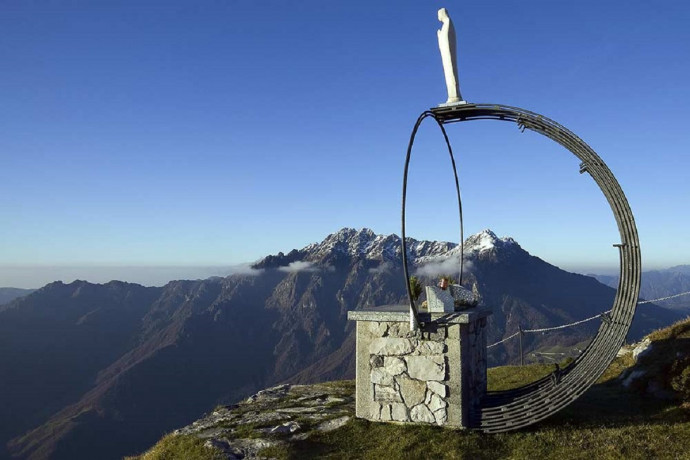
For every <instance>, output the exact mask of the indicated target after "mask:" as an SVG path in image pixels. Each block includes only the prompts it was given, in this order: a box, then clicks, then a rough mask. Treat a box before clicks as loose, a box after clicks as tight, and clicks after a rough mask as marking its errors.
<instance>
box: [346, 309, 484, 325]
mask: <svg viewBox="0 0 690 460" xmlns="http://www.w3.org/2000/svg"><path fill="white" fill-rule="evenodd" d="M491 314H492V312H491V310H489V309H488V308H480V307H474V308H470V309H467V310H462V311H456V312H453V313H421V312H420V313H419V320H420V321H422V322H425V323H428V322H432V321H433V322H435V323H446V324H469V323H471V322H472V321H476V320H478V319H480V318H486V317H487V316H489V315H491ZM347 319H349V320H351V321H398V322H407V321H410V307H409V305H382V306H379V307H368V308H365V309H364V310H351V311H348V312H347Z"/></svg>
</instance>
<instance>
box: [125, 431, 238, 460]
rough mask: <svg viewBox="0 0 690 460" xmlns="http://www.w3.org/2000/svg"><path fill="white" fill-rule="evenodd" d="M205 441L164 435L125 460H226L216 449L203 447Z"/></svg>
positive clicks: (189, 437) (194, 437) (183, 436)
mask: <svg viewBox="0 0 690 460" xmlns="http://www.w3.org/2000/svg"><path fill="white" fill-rule="evenodd" d="M204 442H205V440H203V439H199V438H197V437H196V436H188V435H172V434H169V435H166V436H165V437H163V439H161V440H160V441H158V443H157V444H156V445H155V446H153V447H152V448H151V449H150V450H148V451H146V452H145V453H143V454H141V455H139V456H135V457H125V460H226V459H227V457H226V456H225V455H224V454H223V453H222V452H221V451H220V450H218V449H213V448H208V447H204Z"/></svg>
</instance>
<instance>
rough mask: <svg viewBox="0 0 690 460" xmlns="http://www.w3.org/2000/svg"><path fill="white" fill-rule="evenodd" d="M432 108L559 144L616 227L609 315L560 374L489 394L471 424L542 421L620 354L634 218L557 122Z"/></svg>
mask: <svg viewBox="0 0 690 460" xmlns="http://www.w3.org/2000/svg"><path fill="white" fill-rule="evenodd" d="M431 112H432V113H433V115H434V117H435V118H436V120H437V121H439V122H441V123H443V124H446V123H457V122H463V121H471V120H486V119H489V120H500V121H509V122H513V123H517V124H518V126H519V127H520V128H521V129H523V130H524V129H529V130H531V131H534V132H536V133H539V134H542V135H544V136H546V137H548V138H549V139H552V140H553V141H555V142H557V143H559V144H561V145H562V146H563V147H565V148H566V149H567V150H569V151H570V152H571V153H573V154H574V155H575V156H576V157H578V158H579V159H580V161H581V162H582V172H587V173H588V174H589V175H590V176H591V177H592V179H593V180H594V181H595V183H596V184H597V185H598V186H599V188H600V189H601V191H602V193H603V194H604V196H605V197H606V200H607V201H608V203H609V205H610V207H611V210H612V212H613V215H614V218H615V219H616V223H617V225H618V230H619V233H620V237H621V244H620V245H619V253H620V282H619V285H618V290H617V292H616V297H615V299H614V302H613V307H612V311H611V314H610V316H609V317H608V318H609V319H608V320H607V321H602V323H601V326H600V327H599V330H598V332H597V335H596V336H595V337H594V339H593V340H592V341H591V342H590V344H589V345H588V346H587V347H586V348H585V350H584V351H583V352H582V354H581V355H580V356H579V357H578V358H577V359H576V360H575V361H574V362H573V363H571V364H570V365H569V366H568V367H566V368H564V369H561V370H560V372H559V373H558V375H555V374H553V375H550V376H547V377H545V378H543V379H541V380H538V381H536V382H533V383H531V384H529V385H526V386H524V387H521V388H516V389H514V390H508V391H501V392H489V393H487V395H486V397H485V398H484V400H483V402H482V410H481V414H477V415H476V416H475V418H474V420H473V424H474V428H476V429H479V430H482V431H485V432H490V433H497V432H502V431H510V430H514V429H517V428H521V427H524V426H527V425H530V424H532V423H535V422H537V421H540V420H543V419H544V418H546V417H548V416H549V415H551V414H553V413H555V412H557V411H558V410H560V409H562V408H563V407H565V406H567V405H568V404H570V403H571V402H573V401H574V400H576V399H577V398H578V397H579V396H580V395H582V394H583V393H584V392H585V391H586V390H587V389H588V388H589V387H590V386H592V385H593V384H594V383H595V382H596V381H597V379H598V378H599V377H600V376H601V374H603V372H604V371H605V370H606V368H607V367H608V365H609V364H610V362H611V361H612V360H613V358H614V357H615V355H616V353H617V352H618V350H619V348H620V346H621V345H622V343H623V341H624V339H625V336H626V334H627V332H628V329H629V328H630V324H631V322H632V318H633V315H634V313H635V308H636V305H637V300H638V296H639V291H640V274H641V255H640V245H639V240H638V235H637V228H636V226H635V219H634V217H633V214H632V211H631V210H630V206H629V205H628V201H627V199H626V198H625V195H624V193H623V190H622V189H621V187H620V185H619V184H618V181H616V179H615V177H614V176H613V174H612V173H611V171H610V170H609V169H608V167H607V166H606V164H605V163H604V162H603V161H602V160H601V158H599V156H598V155H597V154H596V153H595V152H594V150H592V149H591V148H590V147H589V146H588V145H587V144H585V143H584V142H583V141H582V140H581V139H580V138H579V137H577V136H576V135H575V134H573V133H572V132H571V131H569V130H568V129H566V128H565V127H563V126H561V125H560V124H558V123H556V122H555V121H553V120H550V119H548V118H546V117H544V116H542V115H539V114H537V113H534V112H530V111H527V110H524V109H520V108H517V107H508V106H502V105H497V104H463V105H457V106H453V107H439V108H434V109H431ZM427 113H428V112H427Z"/></svg>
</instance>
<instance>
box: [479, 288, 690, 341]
mask: <svg viewBox="0 0 690 460" xmlns="http://www.w3.org/2000/svg"><path fill="white" fill-rule="evenodd" d="M684 295H690V291H687V292H681V293H680V294H673V295H670V296H667V297H660V298H658V299H651V300H643V301H641V302H637V305H642V304H647V303H654V302H661V301H663V300H669V299H675V298H676V297H681V296H684ZM609 313H611V310H606V311H604V312H601V313H599V314H597V315H594V316H590V317H589V318H585V319H581V320H579V321H575V322H574V323H568V324H561V325H559V326H553V327H543V328H540V329H520V330H519V331H517V332H516V333H514V334H512V335H509V336H508V337H506V338H504V339H503V340H499V341H498V342H495V343H492V344H491V345H487V347H486V348H492V347H495V346H497V345H500V344H502V343H504V342H507V341H508V340H510V339H512V338H513V337H517V336H518V335H519V334H521V333H532V332H548V331H555V330H558V329H565V328H568V327H572V326H577V325H578V324H582V323H586V322H588V321H592V320H594V319H597V318H603V317H605V316H606V315H608V314H609Z"/></svg>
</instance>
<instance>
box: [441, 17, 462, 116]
mask: <svg viewBox="0 0 690 460" xmlns="http://www.w3.org/2000/svg"><path fill="white" fill-rule="evenodd" d="M438 20H439V21H441V22H442V23H443V25H442V26H441V29H440V30H438V31H437V32H436V34H437V35H438V47H439V49H440V50H441V60H442V61H443V74H444V75H445V77H446V87H447V88H448V100H447V101H446V104H444V105H448V104H458V103H462V102H464V101H463V100H462V96H461V95H460V84H459V83H458V62H457V55H456V51H455V27H453V21H451V19H450V16H448V11H446V9H445V8H441V9H440V10H438Z"/></svg>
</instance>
